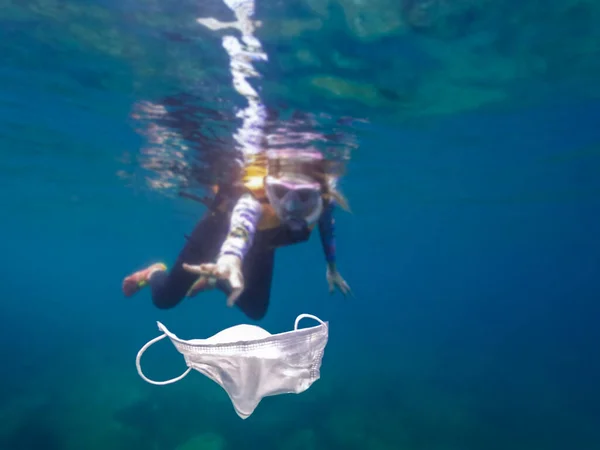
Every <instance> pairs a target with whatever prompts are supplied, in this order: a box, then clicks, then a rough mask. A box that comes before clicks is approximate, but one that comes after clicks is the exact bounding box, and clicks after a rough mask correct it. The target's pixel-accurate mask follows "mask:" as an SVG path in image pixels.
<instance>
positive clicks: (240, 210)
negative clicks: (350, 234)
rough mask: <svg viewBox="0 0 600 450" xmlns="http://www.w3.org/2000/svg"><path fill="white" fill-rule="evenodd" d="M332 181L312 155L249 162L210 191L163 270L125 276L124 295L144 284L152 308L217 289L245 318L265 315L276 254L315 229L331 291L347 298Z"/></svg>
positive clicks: (282, 153) (273, 156)
mask: <svg viewBox="0 0 600 450" xmlns="http://www.w3.org/2000/svg"><path fill="white" fill-rule="evenodd" d="M334 180H335V178H334V177H333V176H331V175H330V174H328V170H327V163H326V161H325V160H324V159H323V157H322V155H321V154H320V153H318V152H288V151H278V152H272V153H269V154H268V155H267V156H264V155H260V156H256V157H255V158H253V160H252V162H250V163H249V164H247V165H246V168H245V176H244V179H243V183H241V185H240V186H239V187H230V188H226V187H223V186H221V187H220V189H216V191H217V192H216V196H215V199H214V201H213V204H212V206H211V208H210V210H209V211H208V212H207V213H206V215H205V216H204V217H203V218H202V219H201V220H200V221H199V222H198V224H197V225H196V227H195V229H194V231H193V232H192V234H191V236H189V238H188V242H187V243H186V245H185V246H184V248H183V250H182V251H181V253H180V254H179V257H178V259H177V261H176V263H175V265H174V267H173V268H172V270H171V271H170V272H167V267H166V266H165V265H164V264H162V263H156V264H153V265H151V266H150V267H147V268H146V269H143V270H141V271H138V272H136V273H134V274H133V275H130V276H128V277H127V278H125V280H124V281H123V292H124V294H125V295H126V296H128V297H129V296H131V295H133V294H135V293H136V292H138V291H139V290H140V289H141V288H142V287H144V286H146V285H149V286H150V288H151V290H152V299H153V302H154V304H155V305H156V306H157V307H159V308H172V307H174V306H176V305H177V304H178V303H179V302H180V301H181V300H182V299H183V298H184V297H185V296H186V295H187V296H193V295H195V294H197V293H198V292H200V291H203V290H206V289H211V288H213V287H217V288H218V289H220V290H221V291H223V292H224V293H225V294H226V295H227V296H228V304H229V305H230V306H231V305H233V304H234V303H235V304H236V305H237V306H238V307H239V308H240V309H241V310H242V311H243V312H244V313H245V314H246V315H247V316H248V317H250V318H251V319H254V320H259V319H261V318H262V317H263V316H264V315H265V313H266V312H267V308H268V305H269V298H270V292H271V281H272V277H273V268H274V260H275V249H276V248H278V247H283V246H287V245H291V244H295V243H298V242H304V241H306V240H308V238H309V237H310V235H311V232H312V230H313V228H314V227H315V226H318V228H319V232H320V236H321V243H322V246H323V250H324V253H325V259H326V261H327V272H326V276H327V281H328V283H329V289H330V292H333V291H334V289H335V288H336V287H337V288H339V289H340V291H341V292H342V293H343V294H344V295H346V294H348V293H350V288H349V286H348V284H347V283H346V282H345V281H344V279H343V278H342V277H341V275H340V274H339V273H338V271H337V268H336V258H335V256H336V255H335V241H334V220H333V209H334V206H335V205H336V204H339V205H340V206H342V207H346V205H345V201H344V200H343V198H342V197H341V195H340V194H339V193H337V191H336V190H335V184H334Z"/></svg>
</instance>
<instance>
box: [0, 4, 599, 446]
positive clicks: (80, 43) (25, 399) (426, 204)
mask: <svg viewBox="0 0 600 450" xmlns="http://www.w3.org/2000/svg"><path fill="white" fill-rule="evenodd" d="M484 4H485V5H486V6H487V7H484V6H483V5H484ZM256 8H257V13H256V16H257V18H258V19H260V20H261V21H262V22H263V25H262V27H260V28H259V29H258V31H257V36H258V37H259V38H260V41H261V42H262V43H263V48H264V51H265V52H266V53H267V54H268V56H269V60H268V62H264V63H262V64H260V65H258V66H257V67H259V69H260V72H261V74H262V76H261V77H257V78H256V79H255V80H253V81H252V83H253V84H254V85H256V86H259V87H260V95H261V98H262V99H263V101H264V103H265V104H266V105H267V107H268V108H269V111H270V114H271V115H274V117H275V118H274V119H272V121H271V122H270V126H271V133H272V134H273V135H275V136H279V137H281V138H290V139H291V137H292V136H293V135H294V133H295V132H296V131H298V130H300V131H298V133H300V132H306V128H307V127H308V129H309V130H312V132H313V133H315V136H317V138H318V139H317V138H315V139H314V140H317V141H319V142H321V143H320V144H319V145H321V146H322V147H324V148H326V149H331V148H333V149H335V150H336V152H337V153H336V154H339V153H340V152H341V153H344V154H346V152H347V153H348V155H349V157H348V158H347V159H346V160H345V162H346V169H347V170H346V174H345V175H344V176H343V177H342V179H341V181H340V187H341V190H342V191H343V192H344V194H345V195H346V196H347V197H348V199H349V202H350V206H351V209H352V212H351V213H346V212H342V211H339V212H338V213H337V216H336V219H337V248H338V266H339V269H340V271H341V273H342V274H343V276H344V277H345V279H346V280H347V281H348V282H349V284H350V285H351V287H352V289H353V291H354V294H355V296H354V297H353V298H343V297H342V296H341V295H340V294H339V293H336V294H335V295H333V296H330V295H329V294H328V292H327V283H326V280H325V262H324V259H323V256H322V252H321V249H320V247H319V242H318V239H317V237H316V236H313V237H312V238H311V240H310V241H309V243H307V244H305V245H299V246H293V247H290V248H285V249H282V250H280V251H278V253H277V261H276V268H275V280H274V284H273V292H272V301H271V305H270V308H269V312H268V314H267V316H266V317H265V319H263V320H261V321H260V322H259V323H258V325H260V326H262V327H263V328H265V329H267V330H268V331H270V332H272V333H277V332H283V331H288V330H290V329H291V328H292V327H293V324H294V320H295V318H296V316H298V315H299V314H301V313H310V314H314V315H317V316H318V317H320V318H322V319H324V320H327V321H329V324H330V337H329V343H328V345H327V348H326V351H325V357H324V360H323V365H322V367H321V379H320V380H318V381H317V382H316V383H315V384H314V385H313V386H312V387H311V388H310V389H309V390H308V391H306V392H304V393H302V394H300V395H282V396H277V397H269V398H266V399H264V400H263V401H262V402H261V403H260V405H259V407H258V408H257V409H256V411H255V412H254V413H253V415H252V416H251V417H250V418H248V419H247V420H244V421H242V420H241V419H240V418H239V417H238V416H237V415H236V414H235V412H234V410H233V407H232V405H231V402H230V401H229V399H228V397H227V395H226V393H225V391H223V390H222V389H221V388H220V387H219V386H218V385H217V384H216V383H214V382H212V381H210V380H209V379H207V378H206V377H204V376H202V375H200V374H199V373H191V374H190V375H188V376H187V377H186V378H185V379H184V380H182V381H180V382H178V383H177V384H174V385H169V386H153V385H149V384H147V383H145V382H144V381H143V380H142V379H141V378H140V377H139V376H138V374H137V372H136V368H135V356H136V353H137V352H138V350H139V349H140V347H141V346H142V345H144V344H145V343H146V342H147V341H148V340H150V339H152V338H153V337H155V336H157V335H159V331H158V329H157V327H156V321H160V322H162V323H164V324H165V325H166V326H167V327H169V329H170V330H172V331H173V332H175V333H176V334H177V335H178V336H180V337H182V338H186V339H193V338H204V337H208V336H210V335H212V334H214V333H216V332H218V331H220V330H222V329H224V328H226V327H229V326H232V325H235V324H239V323H251V322H250V321H249V320H248V319H246V318H245V317H244V316H243V315H242V313H241V312H240V311H238V310H237V309H235V308H233V309H229V308H227V307H226V305H225V298H224V297H223V296H222V295H220V294H218V293H214V292H210V293H206V294H203V295H202V296H200V297H197V298H193V299H187V300H185V301H184V302H182V303H181V304H180V305H178V306H177V307H176V308H174V309H171V310H159V309H157V308H155V307H154V306H153V305H152V303H151V301H150V296H149V293H148V292H145V291H143V292H141V293H139V294H138V295H137V296H135V297H133V298H127V299H126V298H124V297H123V295H122V292H121V282H122V279H123V277H125V276H126V275H128V274H129V273H131V272H132V271H134V270H137V269H139V268H142V267H144V266H145V265H147V264H150V263H152V262H155V261H165V262H167V263H168V264H172V263H173V261H174V260H175V258H176V256H177V254H178V252H179V250H180V248H181V246H182V245H183V244H184V242H185V238H184V235H186V234H188V233H189V232H190V231H191V229H192V228H193V226H194V224H195V222H196V221H197V220H198V219H199V218H200V217H201V215H202V214H203V212H204V207H203V206H202V205H201V204H199V203H197V202H194V201H190V200H187V199H184V198H181V197H179V196H177V189H176V188H177V187H178V186H180V185H184V184H185V183H188V182H189V181H190V177H192V176H193V175H190V172H189V171H187V170H188V169H189V167H190V166H193V167H199V166H202V167H205V166H206V167H207V169H206V171H204V172H202V173H203V174H206V172H207V173H208V174H209V175H211V176H212V175H215V170H217V169H215V167H223V166H222V165H223V164H226V162H227V161H228V158H230V157H229V156H227V157H226V158H220V157H219V155H229V153H228V152H231V148H233V146H234V145H235V142H234V141H233V139H232V135H233V133H234V132H235V131H236V129H237V128H238V126H239V123H240V121H239V120H238V119H236V117H235V113H236V111H238V110H240V109H241V108H243V107H244V106H245V105H244V101H243V97H242V96H240V95H239V94H238V93H237V92H235V91H234V90H233V88H232V83H231V72H230V70H229V60H228V57H227V54H226V53H225V51H224V50H223V47H222V45H221V42H220V41H219V37H218V36H220V35H219V34H218V32H213V31H210V30H206V29H202V28H201V27H199V25H198V23H197V22H196V18H198V17H217V18H218V19H219V20H221V21H231V20H234V19H233V18H232V15H231V12H230V11H229V10H228V9H227V8H226V6H225V5H224V4H223V3H221V2H220V1H215V2H203V4H196V3H195V2H191V1H186V2H181V3H178V4H166V3H161V2H154V1H149V2H144V3H138V2H133V1H125V2H121V3H119V4H116V3H114V2H111V1H103V2H91V1H77V2H76V1H68V2H62V1H40V0H37V1H33V0H32V1H26V2H25V1H23V2H11V1H8V2H3V3H2V8H1V10H2V12H1V13H0V20H2V27H1V30H2V31H1V33H2V36H3V39H2V40H1V41H0V42H1V43H0V49H1V51H0V58H1V59H0V61H1V65H0V80H2V88H1V89H0V170H1V178H0V183H1V186H2V190H1V197H0V201H1V203H0V205H1V208H2V212H3V213H2V220H1V222H0V223H1V224H2V225H1V226H2V228H1V231H2V237H3V238H2V239H1V240H0V250H1V254H2V255H3V260H4V265H3V277H2V280H3V285H4V295H3V296H2V299H3V302H2V303H1V306H0V312H1V317H2V318H3V326H2V329H1V332H0V337H1V342H2V343H3V344H2V345H1V346H0V352H1V353H0V356H1V358H2V361H3V363H2V364H1V365H0V381H1V382H0V418H1V419H2V420H0V448H2V449H7V450H24V449H39V448H44V449H48V450H63V449H82V448H85V449H96V448H98V449H100V448H106V447H110V448H112V449H114V450H120V449H131V448H148V449H157V450H200V449H237V448H242V447H244V448H261V449H286V450H292V449H303V450H304V449H307V450H308V449H377V450H386V449H410V450H413V449H414V450H417V449H419V450H420V449H432V450H458V449H461V450H462V449H477V450H479V449H506V448H513V449H532V448H535V449H548V450H554V449H557V450H558V449H560V450H564V449H574V450H594V449H598V448H600V431H599V430H600V407H599V406H598V405H599V402H600V388H599V384H598V379H600V358H599V356H598V350H597V343H598V341H599V338H600V331H598V327H597V325H596V321H597V319H598V317H600V306H599V303H598V299H599V295H598V294H599V292H600V276H599V275H600V274H599V264H600V239H598V236H597V233H598V229H599V228H600V209H599V208H600V181H599V180H600V177H598V174H599V173H600V127H599V126H598V123H599V120H600V100H599V98H598V93H599V89H598V88H599V85H598V82H597V80H598V79H599V78H598V74H599V72H600V66H599V65H598V61H600V59H598V56H600V55H599V53H600V47H599V46H598V42H600V41H599V40H598V39H597V37H598V36H597V34H598V31H597V30H596V27H595V26H594V23H596V22H594V21H593V20H592V19H593V18H597V17H598V15H600V12H599V11H598V8H597V6H595V5H594V4H593V2H587V1H579V2H567V1H555V2H550V3H548V2H544V3H543V4H542V2H527V3H526V4H525V3H517V2H506V3H505V4H504V3H503V4H502V5H496V4H495V3H493V2H482V3H481V4H479V3H477V4H474V3H473V2H469V1H460V2H456V3H455V4H453V5H450V2H441V1H420V2H417V1H403V2H400V4H399V5H398V3H397V2H396V3H393V2H387V1H384V0H378V1H377V2H373V3H372V4H369V5H366V4H364V3H362V2H358V1H350V0H347V1H342V2H333V1H330V2H323V3H319V2H314V1H309V0H305V1H296V2H275V1H270V0H267V1H265V2H263V3H260V2H257V7H256ZM163 107H164V108H165V109H168V110H170V111H171V112H172V114H171V116H169V118H168V119H161V118H160V117H161V116H160V114H159V113H157V111H160V110H161V108H163ZM149 111H150V112H149ZM152 111H154V112H153V113H152ZM177 112H180V113H181V114H180V115H177ZM278 114H279V116H278ZM294 114H295V116H294V117H296V119H297V120H296V121H294V120H292V119H289V116H291V115H292V116H293V115H294ZM283 116H285V117H286V118H283ZM306 122H308V123H309V124H310V125H306ZM298 124H300V125H298ZM278 127H280V128H281V130H283V131H278V130H279V128H278ZM273 130H275V131H273ZM301 136H302V135H301ZM322 136H325V137H326V138H323V139H321V137H322ZM300 140H302V139H300ZM322 142H325V143H322ZM288 145H293V146H301V145H302V143H297V142H296V143H294V144H288ZM215 155H216V156H215ZM219 158H220V159H219ZM206 161H208V162H206ZM215 161H216V162H215ZM224 161H225V162H224ZM203 164H204V165H203ZM219 164H221V165H219ZM215 176H218V174H217V175H215ZM192 187H193V188H198V186H192ZM143 365H144V369H145V371H146V374H147V375H148V376H150V377H152V378H154V379H167V378H171V377H174V376H177V375H179V374H180V373H181V372H183V371H184V369H185V363H184V361H183V359H182V357H181V355H180V354H178V353H177V352H176V351H175V349H174V348H173V346H172V345H171V344H170V343H168V342H167V341H163V342H161V343H160V344H157V345H156V346H155V347H153V348H152V349H151V350H150V351H148V352H147V354H145V356H144V359H143Z"/></svg>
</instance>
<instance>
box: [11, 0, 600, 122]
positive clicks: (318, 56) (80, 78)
mask: <svg viewBox="0 0 600 450" xmlns="http://www.w3.org/2000/svg"><path fill="white" fill-rule="evenodd" d="M100 3H106V4H110V3H112V2H100ZM261 5H264V6H262V7H261ZM200 16H215V17H217V18H219V19H221V20H231V17H230V16H229V15H228V10H227V9H226V8H225V6H224V5H223V4H221V2H220V1H217V0H215V1H214V2H203V3H201V4H199V3H198V2H196V1H192V0H186V1H182V2H178V3H177V5H173V4H169V3H166V2H162V1H159V0H151V1H146V2H144V5H143V7H140V5H139V3H138V2H136V1H134V0H125V1H123V2H119V3H118V4H115V5H111V7H110V9H109V8H108V7H106V8H105V7H102V6H100V5H98V4H90V3H88V2H83V1H81V2H76V1H72V2H62V1H59V0H0V20H2V24H3V30H2V31H3V35H4V37H5V38H4V39H2V41H1V42H0V55H1V56H0V61H2V63H3V64H5V65H6V64H8V66H9V67H10V66H18V67H21V68H23V69H29V70H36V69H43V70H44V71H45V72H47V73H52V72H54V73H58V74H61V75H63V74H68V76H69V77H70V78H71V79H73V80H75V81H76V82H78V83H79V84H80V85H82V86H85V87H89V88H92V89H99V90H107V89H108V90H111V91H123V92H126V93H135V95H136V96H138V97H141V98H144V99H148V100H152V98H153V97H154V96H156V95H167V94H168V93H172V92H188V93H197V94H199V95H202V93H210V95H211V96H214V95H215V94H216V95H218V96H220V97H221V98H230V97H231V95H227V94H228V93H231V92H232V88H231V80H230V74H229V72H228V63H227V59H226V56H225V55H224V52H223V51H222V48H221V46H220V43H219V41H218V39H217V38H216V37H215V34H214V33H211V32H208V31H206V30H203V29H201V28H200V27H199V26H198V25H197V23H196V22H195V19H196V18H197V17H200ZM257 17H258V18H259V19H260V20H261V21H262V22H263V26H262V27H261V28H259V31H258V38H259V39H260V40H261V42H262V43H263V47H264V48H265V51H266V52H267V54H269V55H270V61H269V63H268V64H264V65H262V66H259V69H260V71H261V72H262V73H263V74H264V78H263V79H262V80H261V81H260V83H261V87H262V89H263V91H262V92H263V95H265V98H266V100H267V102H268V101H269V100H270V99H275V100H276V102H278V103H280V104H283V103H285V104H287V105H290V106H291V107H295V108H298V109H304V110H309V111H314V110H315V105H318V108H319V109H323V110H325V111H326V112H330V113H335V114H345V113H346V112H347V111H348V110H349V109H351V110H354V111H361V114H362V115H363V116H365V117H369V118H370V119H372V120H375V119H378V118H379V119H382V120H383V119H385V120H386V121H388V122H392V123H394V122H395V123H398V121H407V120H411V119H415V118H423V117H431V116H437V115H445V114H454V113H457V112H467V111H470V110H474V109H477V108H481V107H517V108H518V107H522V106H523V105H525V104H528V103H530V104H536V103H538V102H540V101H543V100H545V99H548V98H549V97H554V98H558V99H559V100H560V99H561V97H564V98H574V97H576V96H578V95H580V96H584V97H587V98H590V97H597V96H598V95H599V94H600V88H599V87H598V83H597V82H596V80H598V79H600V58H599V56H600V28H598V27H597V26H596V24H597V23H598V21H599V20H600V5H598V3H597V2H595V1H594V0H555V1H542V0H529V1H527V2H517V1H506V2H499V1H492V0H479V1H475V0H453V1H450V0H400V1H398V0H369V1H368V2H367V1H363V0H340V1H333V0H298V1H295V2H276V1H264V2H257ZM24 26H25V27H26V30H27V32H24V31H23V30H24V28H23V27H24ZM324 41H325V42H327V43H328V45H327V46H323V45H322V43H323V42H324ZM32 54H36V56H37V57H36V58H32V57H31V56H32ZM102 61H103V62H104V63H103V62H102ZM282 80H285V82H282ZM53 83H54V84H55V86H54V88H55V89H58V90H62V91H64V92H63V93H64V95H67V96H69V95H70V94H72V93H70V92H69V90H68V89H67V88H65V87H64V86H61V85H60V83H59V82H57V81H56V80H54V81H50V82H49V85H50V87H52V85H53ZM297 93H301V95H297ZM234 97H235V95H234ZM274 106H276V104H275V105H274ZM106 107H107V108H109V107H110V106H109V105H106Z"/></svg>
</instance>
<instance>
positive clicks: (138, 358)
mask: <svg viewBox="0 0 600 450" xmlns="http://www.w3.org/2000/svg"><path fill="white" fill-rule="evenodd" d="M166 337H167V335H166V334H163V335H161V336H158V337H155V338H154V339H152V340H151V341H150V342H147V343H146V345H144V346H143V347H142V348H141V349H140V351H139V352H138V354H137V357H136V358H135V366H136V367H137V371H138V374H139V376H140V377H142V379H143V380H144V381H146V382H148V383H150V384H156V385H157V386H164V385H165V384H172V383H176V382H178V381H179V380H181V379H183V378H184V377H185V376H186V375H187V374H188V373H190V371H191V370H192V368H191V367H188V369H187V370H186V371H185V372H183V373H182V374H181V375H179V376H178V377H177V378H173V379H171V380H166V381H154V380H151V379H149V378H147V377H146V375H144V373H143V372H142V366H141V364H140V360H141V359H142V355H143V354H144V352H145V351H146V350H148V347H150V346H151V345H153V344H155V343H157V342H158V341H160V340H162V339H164V338H166Z"/></svg>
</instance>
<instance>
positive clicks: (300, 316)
mask: <svg viewBox="0 0 600 450" xmlns="http://www.w3.org/2000/svg"><path fill="white" fill-rule="evenodd" d="M302 319H314V320H316V321H317V322H320V323H321V325H325V322H323V321H322V320H321V319H319V318H318V317H317V316H313V315H312V314H300V315H299V316H298V317H296V322H295V323H294V330H297V329H298V324H299V323H300V321H301V320H302Z"/></svg>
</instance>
